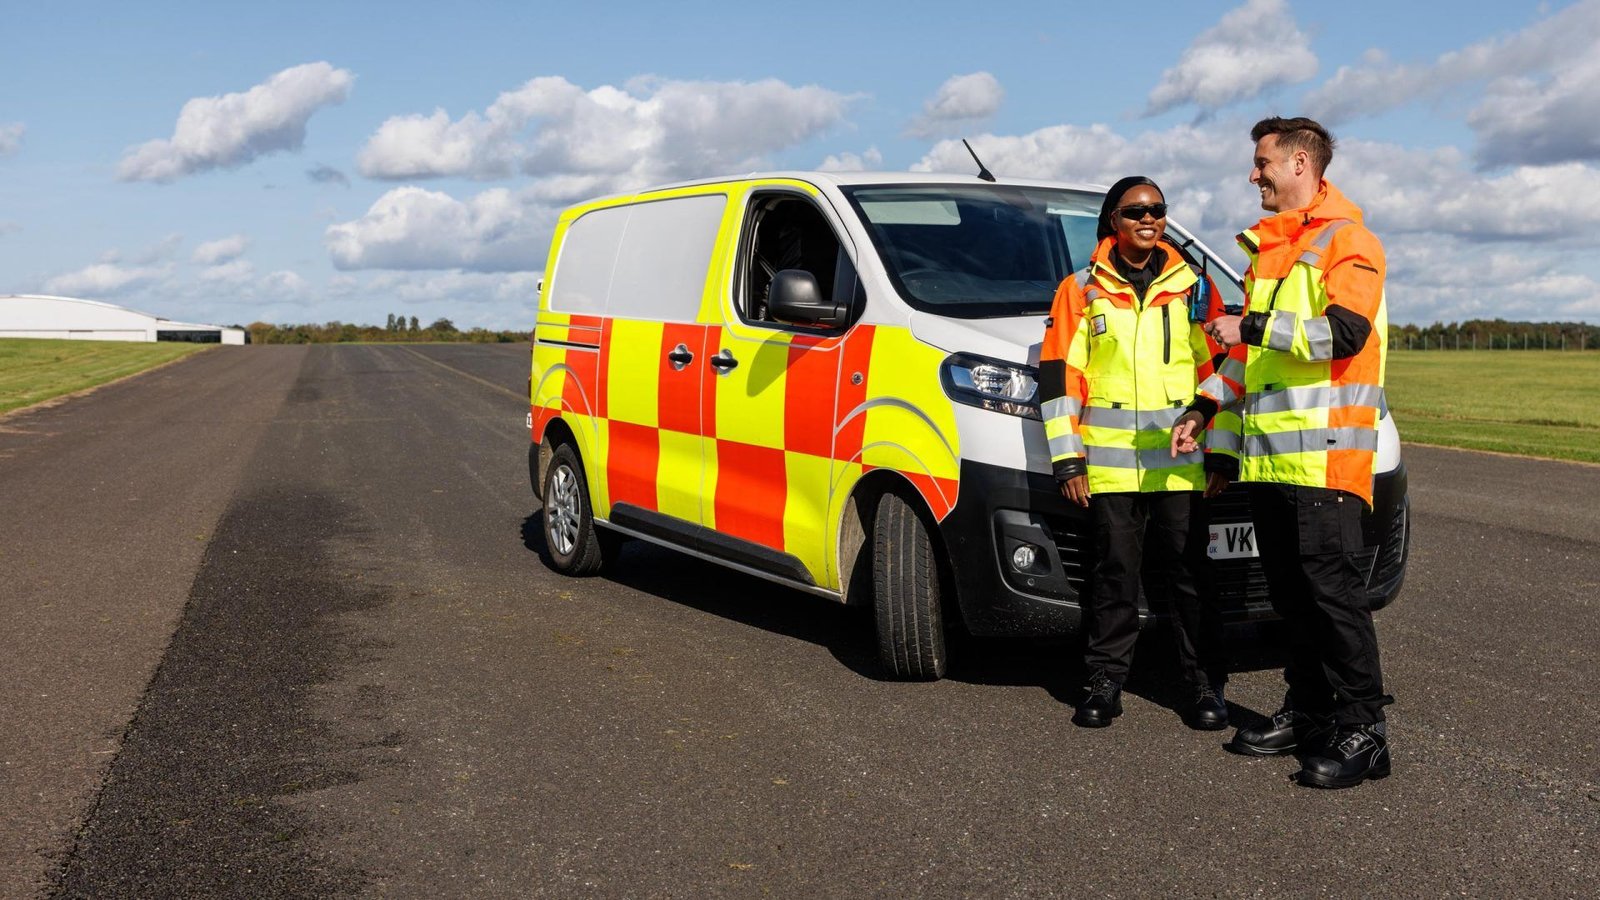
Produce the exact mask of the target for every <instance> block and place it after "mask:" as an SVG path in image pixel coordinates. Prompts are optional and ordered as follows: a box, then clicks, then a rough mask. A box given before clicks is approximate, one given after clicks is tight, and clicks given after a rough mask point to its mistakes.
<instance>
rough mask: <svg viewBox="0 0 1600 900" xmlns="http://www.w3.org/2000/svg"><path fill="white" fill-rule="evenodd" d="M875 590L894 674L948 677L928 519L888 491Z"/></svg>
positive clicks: (883, 646)
mask: <svg viewBox="0 0 1600 900" xmlns="http://www.w3.org/2000/svg"><path fill="white" fill-rule="evenodd" d="M872 541H873V547H872V595H873V608H874V611H875V613H876V617H877V625H878V656H879V658H880V659H881V660H882V661H883V667H884V669H885V670H887V672H888V674H889V676H890V677H891V678H898V679H902V680H906V681H934V680H937V679H939V678H942V677H944V673H945V666H946V664H947V658H946V655H945V639H944V618H943V604H942V603H941V592H940V589H939V562H938V559H937V558H936V557H935V556H934V553H933V539H932V537H931V536H930V534H929V530H928V526H927V523H926V522H925V521H924V520H923V518H922V517H921V516H919V515H918V514H917V511H916V510H915V509H913V508H912V506H911V504H909V503H907V502H906V501H905V499H904V498H902V497H900V496H898V495H896V494H886V495H884V497H883V499H882V500H880V501H879V502H878V512H877V515H876V517H875V518H874V519H873V525H872Z"/></svg>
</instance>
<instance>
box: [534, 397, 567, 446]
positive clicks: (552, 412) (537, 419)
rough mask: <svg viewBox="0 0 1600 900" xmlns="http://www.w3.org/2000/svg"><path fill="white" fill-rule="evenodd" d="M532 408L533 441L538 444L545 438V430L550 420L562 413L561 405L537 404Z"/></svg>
mask: <svg viewBox="0 0 1600 900" xmlns="http://www.w3.org/2000/svg"><path fill="white" fill-rule="evenodd" d="M532 409H533V442H534V443H535V444H537V443H539V442H540V441H543V440H544V430H545V428H546V427H547V426H548V425H549V424H550V420H551V419H554V418H555V417H557V416H559V415H561V410H560V408H559V407H555V406H535V407H532Z"/></svg>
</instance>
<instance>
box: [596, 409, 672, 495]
mask: <svg viewBox="0 0 1600 900" xmlns="http://www.w3.org/2000/svg"><path fill="white" fill-rule="evenodd" d="M610 435H611V438H610V444H611V446H610V455H609V456H608V457H607V458H606V486H607V487H609V488H610V489H611V502H612V503H632V504H633V505H634V506H640V507H643V508H645V509H655V508H656V466H657V464H658V463H659V462H660V460H661V444H660V441H659V439H658V437H657V432H656V429H654V428H651V427H650V426H648V425H632V424H629V423H627V422H612V423H610Z"/></svg>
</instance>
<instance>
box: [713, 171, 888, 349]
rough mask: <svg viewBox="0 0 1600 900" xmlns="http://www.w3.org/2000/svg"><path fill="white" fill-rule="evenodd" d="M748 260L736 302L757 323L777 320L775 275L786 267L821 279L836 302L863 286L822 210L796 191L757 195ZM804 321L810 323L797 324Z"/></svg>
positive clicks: (749, 225)
mask: <svg viewBox="0 0 1600 900" xmlns="http://www.w3.org/2000/svg"><path fill="white" fill-rule="evenodd" d="M743 247H744V248H745V249H744V253H743V254H742V259H743V262H742V264H741V272H740V278H739V283H738V287H737V288H736V293H735V296H734V305H735V306H736V307H737V308H738V311H739V316H740V317H741V318H743V319H744V320H745V321H746V322H750V323H753V324H763V323H768V324H774V325H790V326H791V327H794V326H792V323H781V322H777V321H776V320H774V319H773V318H772V316H771V315H770V314H769V312H768V310H767V297H768V294H769V292H770V290H771V288H772V279H773V277H774V276H776V275H777V274H778V273H779V272H781V271H782V270H784V269H802V270H804V271H806V272H810V273H811V275H812V277H813V278H815V279H817V287H818V288H820V289H821V293H822V296H824V297H831V298H834V299H835V301H836V302H847V301H848V300H850V299H853V297H854V295H855V294H856V293H857V292H858V291H859V290H860V286H859V284H858V282H857V279H856V275H855V266H854V265H852V264H851V262H850V256H849V254H848V253H846V252H845V250H844V247H843V246H842V245H841V244H840V242H839V238H838V237H837V236H836V235H835V234H834V232H833V226H831V225H829V224H828V220H827V218H825V217H824V216H823V215H822V212H821V210H819V209H817V208H816V206H815V205H813V204H812V203H811V201H810V200H807V199H805V198H803V197H800V196H797V195H795V194H789V193H783V194H766V195H758V196H757V197H755V198H754V199H752V201H751V203H750V211H749V213H748V216H747V218H746V220H745V234H744V242H743ZM798 327H805V326H798Z"/></svg>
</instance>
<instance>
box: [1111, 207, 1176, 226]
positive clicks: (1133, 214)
mask: <svg viewBox="0 0 1600 900" xmlns="http://www.w3.org/2000/svg"><path fill="white" fill-rule="evenodd" d="M1117 212H1118V213H1119V214H1121V216H1122V217H1123V218H1124V219H1127V220H1128V221H1130V222H1137V221H1139V220H1140V219H1142V218H1144V217H1145V214H1146V213H1149V214H1150V217H1151V218H1153V219H1165V218H1166V217H1167V205H1166V204H1165V203H1151V204H1149V205H1148V206H1122V207H1118V208H1117Z"/></svg>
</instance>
